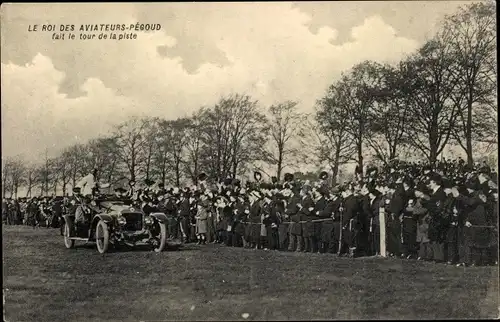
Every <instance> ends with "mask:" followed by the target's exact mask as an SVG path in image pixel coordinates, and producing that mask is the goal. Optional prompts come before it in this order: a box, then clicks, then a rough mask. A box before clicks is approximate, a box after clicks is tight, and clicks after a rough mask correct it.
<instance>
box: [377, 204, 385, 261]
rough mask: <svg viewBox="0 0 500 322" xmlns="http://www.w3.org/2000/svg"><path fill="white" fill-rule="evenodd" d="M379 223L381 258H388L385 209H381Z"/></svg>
mask: <svg viewBox="0 0 500 322" xmlns="http://www.w3.org/2000/svg"><path fill="white" fill-rule="evenodd" d="M378 218H379V219H378V220H379V221H378V222H379V226H380V256H382V257H387V251H386V249H385V246H386V237H385V208H384V207H380V208H379V215H378Z"/></svg>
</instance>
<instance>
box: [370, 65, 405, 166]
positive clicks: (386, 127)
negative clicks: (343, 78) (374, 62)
mask: <svg viewBox="0 0 500 322" xmlns="http://www.w3.org/2000/svg"><path fill="white" fill-rule="evenodd" d="M399 67H400V66H398V67H392V66H389V65H385V66H380V67H379V71H378V72H379V73H380V78H381V80H382V84H380V85H381V87H380V88H379V92H378V93H376V92H375V91H374V93H373V94H374V95H375V97H374V102H373V104H372V105H371V108H370V110H369V120H370V122H369V126H370V135H368V136H366V141H367V143H368V145H369V146H370V147H371V148H372V149H373V151H374V153H375V157H376V158H377V159H378V160H380V161H382V162H383V163H384V164H387V163H388V162H389V161H390V160H392V159H394V158H396V157H397V156H398V152H399V149H400V148H401V147H402V146H403V145H404V144H406V143H407V142H406V140H405V139H406V136H405V133H406V132H405V130H406V127H407V126H408V114H409V113H408V109H407V108H406V105H407V100H408V90H407V84H406V83H405V82H406V80H405V78H404V77H403V75H402V73H401V72H400V69H399Z"/></svg>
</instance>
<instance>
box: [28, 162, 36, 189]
mask: <svg viewBox="0 0 500 322" xmlns="http://www.w3.org/2000/svg"><path fill="white" fill-rule="evenodd" d="M36 171H37V167H36V166H35V165H32V164H30V165H27V166H26V197H31V190H32V189H33V187H34V186H36V181H37V180H36Z"/></svg>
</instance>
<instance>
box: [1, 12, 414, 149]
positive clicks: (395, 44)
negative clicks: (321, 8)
mask: <svg viewBox="0 0 500 322" xmlns="http://www.w3.org/2000/svg"><path fill="white" fill-rule="evenodd" d="M208 6H209V5H208V4H207V7H208ZM211 6H215V4H211ZM217 6H221V4H217ZM224 9H225V10H220V12H219V11H217V10H207V14H206V15H205V16H204V18H203V19H201V20H200V21H197V20H195V19H193V20H191V21H190V22H189V30H190V31H191V32H202V34H203V36H204V37H205V40H206V41H207V42H210V43H212V44H216V45H217V47H218V48H219V49H221V50H222V51H224V52H225V53H226V55H227V57H228V59H229V61H230V62H231V64H230V65H226V66H223V67H218V66H216V65H214V64H210V63H205V64H203V65H202V66H201V67H200V68H199V69H198V72H197V73H194V74H189V73H187V72H186V71H185V70H184V68H183V67H182V64H181V63H182V61H181V58H179V57H177V58H168V57H161V56H160V55H159V54H158V52H157V47H158V46H165V45H166V46H174V45H175V44H176V43H178V42H180V41H181V40H182V39H176V38H175V37H173V36H172V35H167V34H168V30H166V32H167V34H164V33H150V34H139V37H138V39H137V40H136V41H122V42H118V43H117V42H112V41H110V42H108V43H106V45H105V46H104V45H103V43H102V42H101V43H94V44H93V45H89V46H88V48H87V47H82V48H83V49H80V50H88V52H87V53H84V54H85V55H90V54H89V53H91V55H92V56H91V57H93V58H94V59H93V60H92V61H91V63H89V60H88V57H87V61H86V63H87V66H82V68H90V69H92V70H93V71H95V72H94V73H95V74H96V75H95V76H93V77H92V78H89V79H87V80H86V81H85V82H84V83H83V85H82V87H81V88H82V90H83V91H85V92H86V93H87V96H85V97H79V98H76V99H70V98H67V97H66V96H65V95H63V94H59V93H58V87H59V85H60V84H61V83H62V82H63V79H64V76H65V73H64V72H63V71H60V70H57V69H56V68H55V67H54V65H53V63H52V61H51V58H49V57H46V56H43V55H41V54H39V55H37V56H36V57H34V59H33V61H32V64H29V65H27V66H16V65H13V64H2V141H3V148H2V150H3V151H2V152H3V154H4V155H12V154H17V153H20V152H24V153H25V154H27V155H28V156H32V157H33V158H38V157H39V154H40V153H41V152H42V151H44V149H45V146H49V147H50V146H52V145H53V144H55V145H56V148H58V149H60V148H62V147H64V146H67V145H69V144H72V143H74V142H75V136H78V137H79V140H87V139H89V138H91V137H95V136H97V135H100V134H103V133H105V132H106V131H108V130H109V129H110V123H116V122H119V121H120V120H122V119H124V118H126V117H127V116H129V115H136V114H144V115H152V116H162V117H166V118H175V117H179V116H184V115H188V114H190V113H191V112H192V111H194V110H196V109H197V108H199V107H200V106H203V105H210V104H213V103H214V102H215V101H216V100H217V99H218V98H219V97H220V96H221V95H226V94H228V93H231V92H245V93H248V94H250V95H252V96H253V97H254V98H255V99H258V100H259V101H260V102H261V103H262V104H263V105H264V106H267V105H269V104H272V103H274V102H276V101H281V100H286V99H293V100H298V101H300V102H301V108H302V109H303V110H304V111H306V112H312V106H313V104H314V102H315V100H316V99H317V98H319V97H320V96H321V95H322V94H323V93H324V90H325V89H326V87H327V86H328V85H329V84H330V83H331V82H332V81H333V80H334V79H335V78H336V77H338V75H339V74H340V72H341V71H344V70H347V69H348V68H350V67H352V66H353V65H354V64H356V63H358V62H361V61H363V60H366V59H374V60H379V61H380V60H387V61H394V60H397V59H399V58H400V57H402V55H404V54H405V53H409V52H411V51H413V50H415V49H416V48H417V46H418V44H417V43H416V42H415V41H413V40H411V39H406V38H403V37H398V36H397V34H396V32H395V30H394V29H393V28H392V27H391V26H389V25H387V24H385V23H384V21H383V20H382V19H381V18H380V17H369V18H367V19H366V20H365V21H364V23H363V25H361V26H357V27H356V28H353V30H352V38H353V40H352V42H348V43H344V44H342V45H334V44H332V41H333V40H334V39H335V38H336V37H337V31H336V30H333V29H331V28H329V27H323V28H321V29H319V30H318V32H317V33H316V34H313V33H311V32H310V30H309V29H308V28H307V26H306V25H305V24H306V23H307V22H308V21H309V20H310V17H309V16H308V15H306V14H304V13H303V12H301V11H299V10H298V9H292V8H291V5H290V4H288V3H269V4H265V5H264V4H263V3H262V4H260V5H258V6H255V5H251V4H248V3H239V4H231V5H227V6H225V7H224ZM128 20H130V21H133V19H131V18H130V19H128ZM128 20H127V21H128ZM85 48H87V49H85ZM61 50H62V51H65V52H66V54H67V56H66V58H67V59H69V58H68V57H70V56H71V55H72V56H71V57H73V58H72V59H74V60H76V61H78V59H79V56H78V52H76V51H75V50H74V49H72V48H70V47H66V48H61ZM101 79H102V80H101ZM104 80H106V81H104ZM105 84H106V85H105Z"/></svg>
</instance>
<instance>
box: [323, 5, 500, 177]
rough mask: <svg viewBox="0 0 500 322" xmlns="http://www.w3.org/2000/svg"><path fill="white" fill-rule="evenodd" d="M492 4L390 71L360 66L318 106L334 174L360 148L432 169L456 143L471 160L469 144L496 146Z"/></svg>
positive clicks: (359, 156) (450, 21) (473, 10)
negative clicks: (416, 160)
mask: <svg viewBox="0 0 500 322" xmlns="http://www.w3.org/2000/svg"><path fill="white" fill-rule="evenodd" d="M496 87H497V75H496V16H495V4H493V3H487V4H485V3H480V4H472V5H469V6H467V7H462V8H460V9H459V11H458V12H457V13H455V14H454V15H451V16H447V17H446V18H445V19H444V21H443V25H442V28H441V30H440V31H439V32H438V34H437V35H436V36H435V37H434V38H433V39H431V40H429V41H428V42H427V43H425V44H424V45H423V46H422V47H421V48H420V49H419V50H418V51H417V52H416V53H414V54H413V55H410V56H409V57H407V58H406V59H405V60H403V61H401V62H400V63H399V64H397V65H395V66H391V65H383V64H379V63H376V62H370V61H368V62H363V63H361V64H358V65H356V66H354V68H353V69H352V70H351V71H349V72H348V73H345V74H343V75H342V77H341V79H340V80H339V81H337V82H335V83H334V84H332V85H331V86H330V88H329V89H328V92H327V94H326V95H325V97H323V98H322V99H321V100H320V101H319V102H318V108H317V114H316V121H317V122H318V124H319V133H318V137H319V138H320V139H321V141H322V142H323V149H322V150H321V151H320V152H321V154H322V155H323V158H326V159H327V160H328V161H329V163H330V165H331V168H332V171H333V173H334V174H335V173H336V171H337V169H338V167H339V165H341V164H343V163H345V162H347V161H349V160H351V159H352V157H353V155H354V156H355V159H356V162H357V164H358V166H359V167H360V168H363V156H364V155H365V149H366V148H368V149H371V150H372V151H373V152H374V153H375V156H376V158H377V159H379V160H380V161H381V162H383V163H386V162H388V161H389V160H391V159H393V158H396V157H399V156H400V155H401V153H402V151H404V150H405V149H411V150H414V151H418V152H420V154H422V155H423V156H424V157H425V158H426V159H427V160H428V161H429V162H430V163H434V162H435V161H436V160H437V158H438V156H439V155H440V154H441V153H442V152H443V150H444V149H445V147H446V146H448V145H450V144H456V145H459V146H460V147H461V148H462V149H463V150H464V151H465V153H466V155H467V163H468V164H469V165H472V164H473V162H474V152H477V151H474V149H473V146H474V143H486V144H488V145H493V146H494V148H495V149H496V147H497V135H498V132H497V105H496V96H497V93H496Z"/></svg>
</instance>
